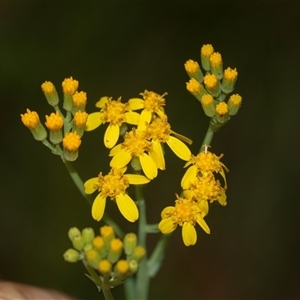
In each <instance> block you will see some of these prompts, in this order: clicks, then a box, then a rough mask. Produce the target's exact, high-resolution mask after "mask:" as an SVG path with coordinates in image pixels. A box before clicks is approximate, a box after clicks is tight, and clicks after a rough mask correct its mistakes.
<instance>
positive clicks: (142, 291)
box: [135, 185, 150, 300]
mask: <svg viewBox="0 0 300 300" xmlns="http://www.w3.org/2000/svg"><path fill="white" fill-rule="evenodd" d="M135 192H136V200H137V202H138V203H139V211H140V216H139V229H138V238H139V245H141V246H143V247H144V248H145V249H147V248H146V239H147V231H146V228H147V218H146V203H145V199H144V195H143V190H142V187H141V186H139V185H136V186H135ZM149 284H150V277H149V275H148V260H147V257H145V258H144V259H143V260H142V262H141V264H140V266H139V271H138V274H137V279H136V299H141V300H142V299H143V300H145V299H147V298H148V290H149Z"/></svg>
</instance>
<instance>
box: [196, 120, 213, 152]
mask: <svg viewBox="0 0 300 300" xmlns="http://www.w3.org/2000/svg"><path fill="white" fill-rule="evenodd" d="M215 132H216V128H215V127H214V126H213V125H212V124H211V123H209V126H208V129H207V131H206V134H205V137H204V139H203V142H202V144H201V148H200V150H199V153H200V152H201V151H204V147H203V146H204V145H210V144H211V142H212V139H213V137H214V134H215Z"/></svg>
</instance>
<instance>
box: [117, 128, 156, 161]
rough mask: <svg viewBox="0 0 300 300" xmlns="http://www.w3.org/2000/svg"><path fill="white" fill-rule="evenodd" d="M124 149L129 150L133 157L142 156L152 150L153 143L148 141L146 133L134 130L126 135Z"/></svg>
mask: <svg viewBox="0 0 300 300" xmlns="http://www.w3.org/2000/svg"><path fill="white" fill-rule="evenodd" d="M122 147H124V148H125V149H127V150H129V151H130V152H131V154H132V155H134V156H140V155H141V154H143V153H144V152H145V151H148V150H149V149H150V148H151V142H149V141H147V139H146V133H145V132H141V131H138V130H136V129H135V128H133V129H132V130H131V131H129V132H127V133H126V134H125V140H124V142H123V143H122Z"/></svg>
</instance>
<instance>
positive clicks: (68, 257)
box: [63, 248, 80, 263]
mask: <svg viewBox="0 0 300 300" xmlns="http://www.w3.org/2000/svg"><path fill="white" fill-rule="evenodd" d="M63 256H64V259H65V261H67V262H71V263H74V262H77V261H78V260H79V257H80V254H79V252H78V251H76V250H74V249H72V248H70V249H68V250H67V251H66V252H65V253H64V255H63Z"/></svg>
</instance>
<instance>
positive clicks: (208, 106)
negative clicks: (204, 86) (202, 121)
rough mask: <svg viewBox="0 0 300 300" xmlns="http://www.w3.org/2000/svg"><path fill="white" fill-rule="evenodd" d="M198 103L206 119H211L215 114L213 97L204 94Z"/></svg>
mask: <svg viewBox="0 0 300 300" xmlns="http://www.w3.org/2000/svg"><path fill="white" fill-rule="evenodd" d="M200 102H201V105H202V108H203V110H204V113H205V114H206V115H207V116H208V117H213V116H214V115H215V113H216V104H215V101H214V98H213V96H212V95H210V94H205V95H203V96H202V98H201V101H200Z"/></svg>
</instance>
